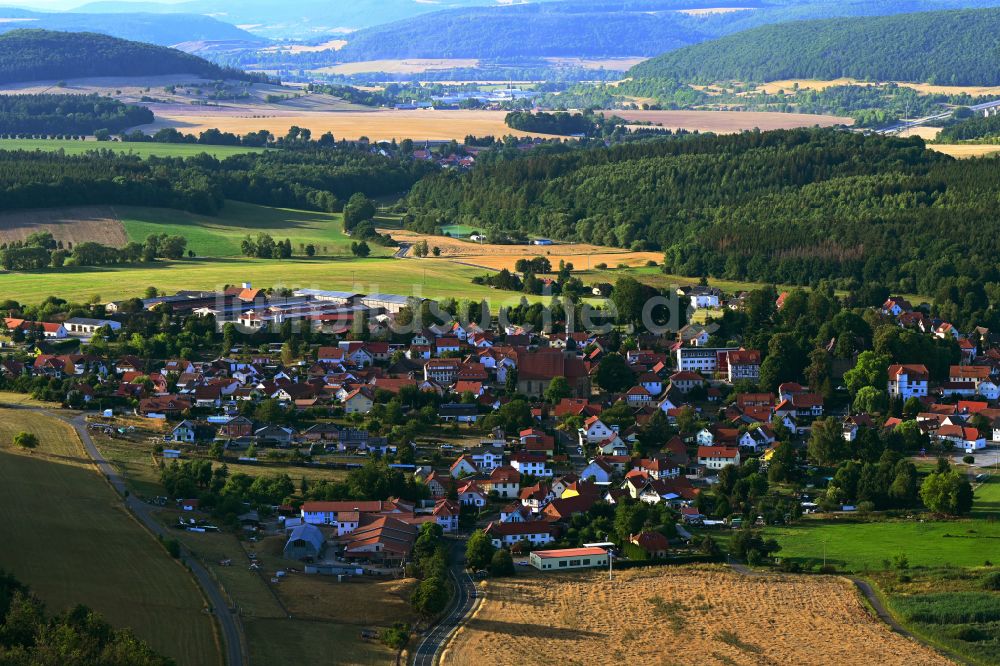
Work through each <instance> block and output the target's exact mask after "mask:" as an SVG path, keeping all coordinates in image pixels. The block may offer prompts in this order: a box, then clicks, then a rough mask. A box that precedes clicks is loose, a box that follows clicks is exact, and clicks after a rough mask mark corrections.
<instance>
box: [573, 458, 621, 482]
mask: <svg viewBox="0 0 1000 666" xmlns="http://www.w3.org/2000/svg"><path fill="white" fill-rule="evenodd" d="M613 475H614V470H613V469H612V468H611V465H609V464H608V463H606V462H604V461H603V460H601V459H599V458H595V459H594V460H591V461H590V463H588V464H587V466H586V467H584V468H583V471H582V472H580V478H581V479H590V480H591V481H594V482H596V483H608V482H609V481H611V477H612V476H613Z"/></svg>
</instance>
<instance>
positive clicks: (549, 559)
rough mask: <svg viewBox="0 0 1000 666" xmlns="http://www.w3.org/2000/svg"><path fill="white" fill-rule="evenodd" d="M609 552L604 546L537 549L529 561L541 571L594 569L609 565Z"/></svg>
mask: <svg viewBox="0 0 1000 666" xmlns="http://www.w3.org/2000/svg"><path fill="white" fill-rule="evenodd" d="M608 557H609V556H608V552H607V551H606V550H604V549H603V548H597V547H590V548H564V549H561V550H536V551H533V552H532V553H531V555H530V556H529V558H528V561H529V562H530V563H531V566H533V567H535V568H536V569H538V570H540V571H550V570H556V571H566V570H569V569H593V568H595V567H600V568H603V567H606V566H608Z"/></svg>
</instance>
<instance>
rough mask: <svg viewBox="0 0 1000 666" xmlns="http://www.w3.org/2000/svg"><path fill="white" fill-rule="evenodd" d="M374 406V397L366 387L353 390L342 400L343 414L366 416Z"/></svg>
mask: <svg viewBox="0 0 1000 666" xmlns="http://www.w3.org/2000/svg"><path fill="white" fill-rule="evenodd" d="M374 406H375V396H374V394H373V393H372V392H371V389H369V388H368V387H366V386H362V387H360V388H357V389H354V390H353V391H351V392H350V393H348V394H347V396H346V397H345V398H344V413H345V414H367V413H368V412H370V411H372V407H374Z"/></svg>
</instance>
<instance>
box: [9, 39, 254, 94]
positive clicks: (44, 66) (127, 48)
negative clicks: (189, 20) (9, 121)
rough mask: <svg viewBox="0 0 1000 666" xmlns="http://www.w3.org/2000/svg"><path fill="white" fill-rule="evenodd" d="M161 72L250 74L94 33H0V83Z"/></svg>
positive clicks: (221, 75) (214, 75) (212, 76)
mask: <svg viewBox="0 0 1000 666" xmlns="http://www.w3.org/2000/svg"><path fill="white" fill-rule="evenodd" d="M162 74H191V75H196V76H201V77H204V78H209V79H222V78H247V77H248V76H249V75H247V74H244V73H243V72H239V71H237V70H230V69H224V68H222V67H219V66H218V65H216V64H213V63H210V62H208V61H207V60H204V59H202V58H198V57H196V56H193V55H190V54H188V53H184V52H182V51H178V50H176V49H170V48H166V47H163V46H156V45H153V44H145V43H142V42H134V41H128V40H124V39H119V38H117V37H110V36H108V35H101V34H97V33H92V32H55V31H51V30H25V29H20V30H12V31H10V32H7V33H5V34H2V35H0V83H20V82H25V81H45V80H65V79H76V78H86V77H106V76H159V75H162Z"/></svg>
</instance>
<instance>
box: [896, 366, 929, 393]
mask: <svg viewBox="0 0 1000 666" xmlns="http://www.w3.org/2000/svg"><path fill="white" fill-rule="evenodd" d="M929 379H930V372H928V370H927V367H926V366H924V365H917V364H894V365H890V366H889V384H888V392H889V395H890V396H891V397H894V398H902V399H903V400H907V399H909V398H922V397H925V396H926V395H927V382H928V380H929Z"/></svg>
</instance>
